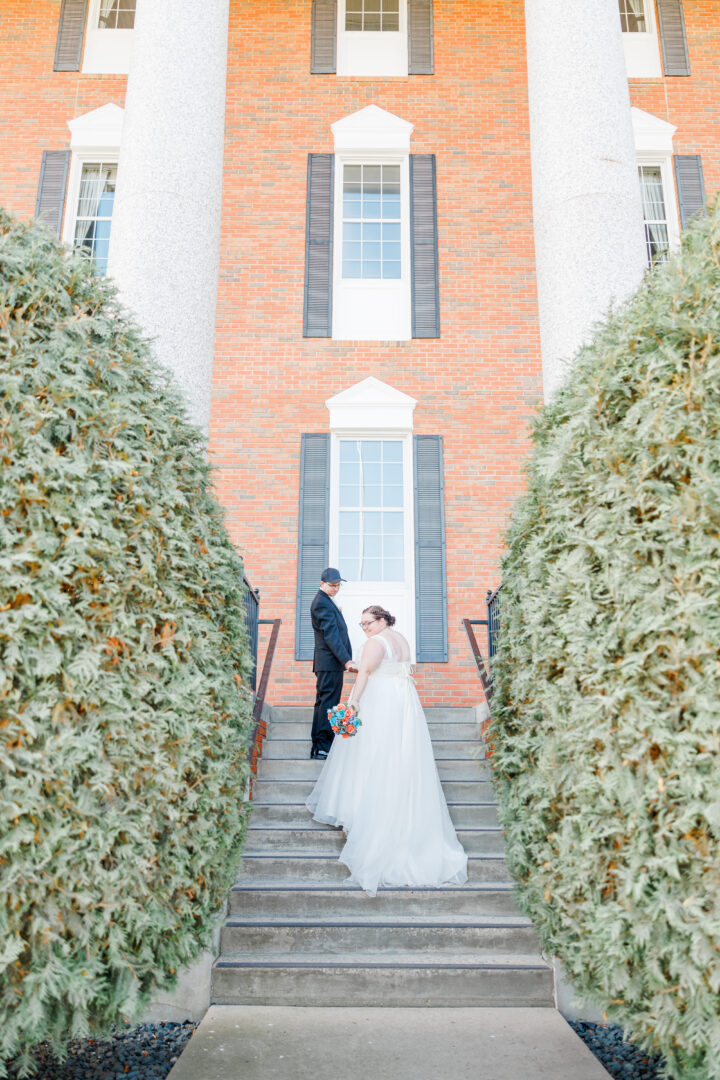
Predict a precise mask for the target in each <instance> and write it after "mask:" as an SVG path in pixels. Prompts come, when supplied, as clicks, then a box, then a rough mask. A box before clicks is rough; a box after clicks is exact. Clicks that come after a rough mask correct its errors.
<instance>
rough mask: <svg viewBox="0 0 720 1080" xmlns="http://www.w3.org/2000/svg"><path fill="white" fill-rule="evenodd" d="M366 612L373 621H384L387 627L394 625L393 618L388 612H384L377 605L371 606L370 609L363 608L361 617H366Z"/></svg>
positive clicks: (383, 609)
mask: <svg viewBox="0 0 720 1080" xmlns="http://www.w3.org/2000/svg"><path fill="white" fill-rule="evenodd" d="M368 611H369V612H370V614H371V615H372V617H373V619H384V620H385V622H386V623H387V624H388V626H394V625H395V616H394V615H391V614H390V612H389V611H386V610H385V608H384V607H380V605H379V604H371V606H370V607H366V608H364V609H363V615H366V614H367V612H368Z"/></svg>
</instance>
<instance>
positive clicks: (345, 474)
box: [340, 455, 360, 484]
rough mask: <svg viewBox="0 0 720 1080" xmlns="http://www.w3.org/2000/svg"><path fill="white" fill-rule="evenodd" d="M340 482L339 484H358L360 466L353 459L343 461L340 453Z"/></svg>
mask: <svg viewBox="0 0 720 1080" xmlns="http://www.w3.org/2000/svg"><path fill="white" fill-rule="evenodd" d="M340 483H341V484H359V483H360V467H359V465H358V464H357V462H355V461H343V460H342V455H341V456H340Z"/></svg>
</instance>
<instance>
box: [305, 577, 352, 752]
mask: <svg viewBox="0 0 720 1080" xmlns="http://www.w3.org/2000/svg"><path fill="white" fill-rule="evenodd" d="M310 618H311V619H312V625H313V630H314V632H315V654H314V656H313V671H314V672H315V679H316V681H317V692H316V694H315V709H314V711H313V724H312V744H313V748H314V749H315V750H325V751H328V750H329V749H330V747H331V746H332V741H333V738H334V736H333V731H332V728H331V727H330V724H329V722H328V718H327V711H328V709H332V708H334V707H335V706H336V705H337V704H338V702H339V701H340V698H341V697H342V686H343V673H344V671H345V665H346V664H347V662H348V660H351V659H352V649H351V646H350V638H349V637H348V630H347V623H346V622H345V620H344V618H343V615H342V612H341V611H340V609H339V608H338V606H337V604H335V603H333V601H332V600H331V599H330V597H329V596H328V594H327V593H325V592H323V590H322V589H318V591H317V593H316V595H315V599H314V600H313V602H312V604H311V605H310Z"/></svg>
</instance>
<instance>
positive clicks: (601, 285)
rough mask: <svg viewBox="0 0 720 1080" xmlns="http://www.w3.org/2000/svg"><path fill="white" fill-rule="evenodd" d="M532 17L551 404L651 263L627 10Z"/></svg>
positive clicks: (613, 4)
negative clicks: (625, 29)
mask: <svg viewBox="0 0 720 1080" xmlns="http://www.w3.org/2000/svg"><path fill="white" fill-rule="evenodd" d="M525 18H526V36H527V65H528V93H529V105H530V145H531V156H532V179H533V211H534V229H535V256H536V267H537V282H538V301H539V307H540V339H541V346H542V365H543V388H544V392H545V400H546V401H547V400H549V399H550V398H551V397H552V395H553V393H554V391H555V390H556V389H557V388H558V386H559V385H560V383H561V382H562V381H563V378H564V373H565V371H566V369H567V364H568V362H569V361H570V360H571V359H572V357H573V355H574V354H575V353H576V352H577V349H578V347H579V346H580V345H581V344H582V343H583V342H584V341H586V340H587V339H588V337H589V336H590V331H591V328H592V325H593V323H594V322H595V321H596V320H598V319H600V318H602V317H603V315H604V314H605V313H606V312H607V310H608V308H609V306H610V304H611V303H612V302H613V301H619V300H622V299H624V298H625V297H627V296H628V295H629V294H630V293H631V292H632V291H633V290H634V289H635V288H636V287H637V285H638V283H639V282H640V279H641V277H642V274H643V272H644V269H645V266H646V253H645V241H644V230H643V216H642V204H641V200H640V185H639V181H638V173H637V161H636V155H635V147H634V145H633V131H632V121H631V113H630V98H629V93H628V83H627V75H626V72H625V59H624V55H623V45H622V32H621V28H620V16H619V13H618V0H572V2H571V3H564V4H563V3H560V2H559V0H525Z"/></svg>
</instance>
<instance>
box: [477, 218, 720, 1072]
mask: <svg viewBox="0 0 720 1080" xmlns="http://www.w3.org/2000/svg"><path fill="white" fill-rule="evenodd" d="M719 254H720V208H719V207H717V206H716V207H715V208H714V210H713V211H712V212H711V214H710V215H709V216H708V218H707V219H705V220H703V221H701V222H699V223H697V224H695V225H693V226H692V228H691V229H690V230H689V232H688V234H687V235H686V237H685V240H684V244H683V250H682V253H681V254H679V255H678V256H677V257H676V258H674V259H672V260H671V262H670V263H669V264H668V265H666V266H660V267H657V268H656V269H655V270H654V271H653V273H652V274H649V275H648V276H647V278H646V281H645V284H644V285H643V287H642V288H641V290H640V291H639V292H638V294H637V295H636V296H635V297H634V298H633V299H632V300H631V301H630V302H629V303H628V304H627V305H626V306H625V307H623V308H622V309H620V310H618V311H617V312H616V313H614V314H612V315H610V317H609V318H608V320H607V322H606V323H605V324H604V325H602V326H601V327H599V328H598V330H597V333H596V336H595V338H594V341H593V342H592V343H591V344H590V345H589V346H588V347H586V348H585V349H583V350H582V351H581V353H580V354H579V357H578V359H577V362H576V364H575V365H574V367H573V369H572V371H571V373H570V375H569V378H568V381H567V383H566V385H565V386H564V388H563V390H562V391H561V392H560V393H559V394H558V396H557V398H556V400H555V401H554V402H553V403H552V404H551V405H550V406H549V407H548V408H546V409H545V411H544V412H543V414H542V415H541V417H540V418H539V421H538V423H537V427H536V431H535V449H534V455H533V460H532V462H531V465H530V469H529V484H528V491H527V495H526V497H525V498H524V499H523V501H522V503H521V505H520V506H519V508H518V510H517V513H516V514H515V517H514V520H513V522H512V525H511V528H510V533H509V538H508V539H509V550H508V553H507V556H506V559H505V563H504V570H503V581H504V585H503V625H502V643H501V649H500V656H499V659H498V664H497V668H496V671H497V696H496V698H495V701H494V705H495V706H496V708H495V709H494V712H495V718H494V721H493V723H492V725H491V730H490V738H491V739H493V740H494V743H495V763H496V771H497V781H498V790H499V797H500V802H501V805H502V810H501V813H502V821H503V824H504V826H505V828H506V830H507V839H508V858H509V862H510V867H511V870H512V872H513V874H514V876H515V878H516V880H517V882H518V893H519V899H520V902H521V904H522V906H523V908H524V909H525V910H526V911H527V913H528V914H529V915H530V916H531V917H532V919H533V920H534V922H535V925H536V926H537V927H538V930H539V932H540V936H541V939H542V942H543V945H544V946H545V948H546V949H547V950H549V951H550V952H551V953H553V954H555V955H556V956H558V957H560V958H561V959H562V961H563V962H564V964H565V966H566V968H567V970H568V972H569V974H570V976H571V978H572V979H573V981H574V983H575V984H576V986H577V987H578V989H579V990H580V992H581V993H582V994H583V995H584V996H587V997H592V998H594V999H595V1000H596V1001H597V1002H599V1003H600V1004H601V1005H602V1006H603V1007H604V1009H605V1010H606V1013H607V1015H608V1017H609V1018H611V1019H612V1020H614V1021H617V1022H619V1023H621V1024H623V1025H624V1026H625V1028H626V1029H628V1030H630V1031H632V1032H633V1033H634V1035H635V1037H636V1038H637V1039H638V1041H639V1042H640V1043H641V1044H642V1045H644V1046H645V1047H646V1048H653V1049H657V1050H660V1051H661V1052H662V1054H663V1055H664V1056H665V1057H666V1059H667V1061H668V1063H669V1069H670V1075H672V1076H675V1077H680V1076H682V1077H683V1080H717V1078H719V1077H720V996H719V992H720V735H719V732H720V654H719V649H720V262H719Z"/></svg>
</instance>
